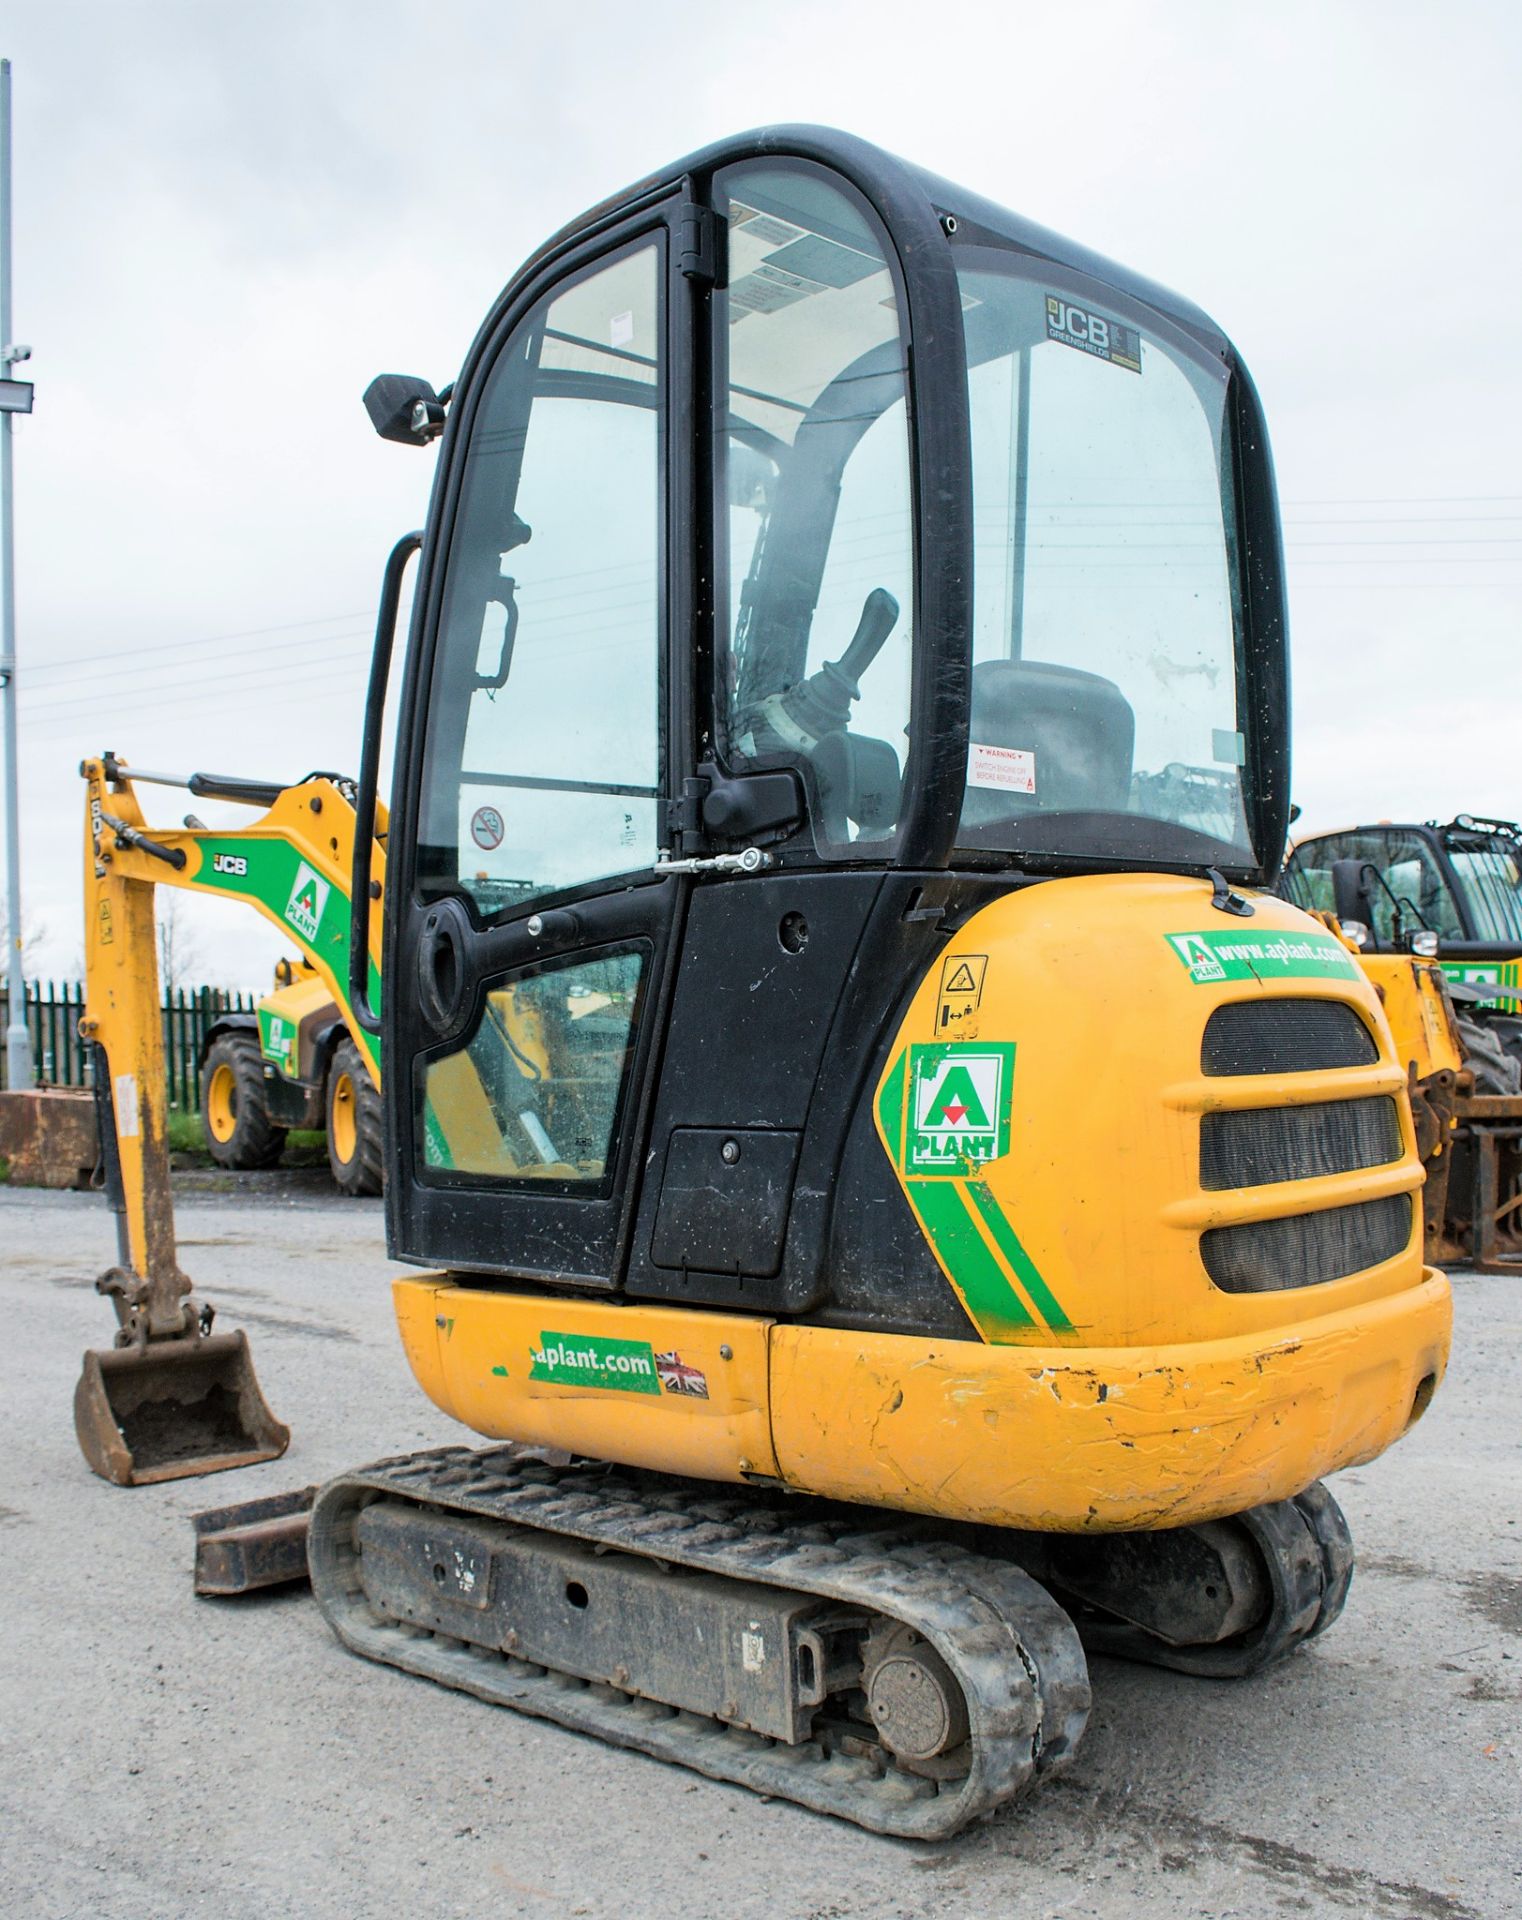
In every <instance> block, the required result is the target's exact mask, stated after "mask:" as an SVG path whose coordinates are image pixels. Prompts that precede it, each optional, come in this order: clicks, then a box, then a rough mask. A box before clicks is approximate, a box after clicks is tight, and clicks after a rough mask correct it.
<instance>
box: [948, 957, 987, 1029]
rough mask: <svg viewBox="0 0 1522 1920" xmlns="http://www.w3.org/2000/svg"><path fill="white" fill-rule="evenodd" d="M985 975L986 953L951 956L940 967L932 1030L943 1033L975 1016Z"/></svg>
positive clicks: (981, 994)
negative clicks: (939, 984)
mask: <svg viewBox="0 0 1522 1920" xmlns="http://www.w3.org/2000/svg"><path fill="white" fill-rule="evenodd" d="M987 972H988V955H987V954H986V953H953V954H951V955H950V956H949V957H948V958H947V959H945V960H943V961H942V963H941V992H940V997H939V999H938V1000H937V1002H936V1009H935V1030H936V1032H937V1033H944V1032H945V1031H946V1029H947V1028H948V1027H953V1026H955V1025H956V1023H957V1022H958V1021H959V1020H965V1019H966V1018H967V1016H968V1015H969V1014H970V1013H976V1012H977V1010H978V1005H979V1003H980V1001H981V1000H982V998H983V976H984V975H985V974H986V973H987Z"/></svg>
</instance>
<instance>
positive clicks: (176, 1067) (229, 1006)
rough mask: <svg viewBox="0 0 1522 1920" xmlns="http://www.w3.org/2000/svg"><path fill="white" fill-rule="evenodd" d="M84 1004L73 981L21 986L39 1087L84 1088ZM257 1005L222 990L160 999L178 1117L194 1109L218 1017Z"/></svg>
mask: <svg viewBox="0 0 1522 1920" xmlns="http://www.w3.org/2000/svg"><path fill="white" fill-rule="evenodd" d="M84 1000H85V990H84V986H83V984H82V983H81V982H80V981H78V980H62V981H58V980H29V981H28V982H27V986H26V1025H27V1031H28V1033H29V1034H30V1035H31V1037H32V1063H33V1065H34V1067H35V1068H36V1072H37V1081H38V1084H39V1085H40V1086H45V1087H87V1086H89V1085H90V1063H91V1052H90V1048H89V1047H88V1046H87V1045H86V1043H85V1042H84V1041H83V1040H81V1039H80V1037H79V1017H80V1014H81V1013H82V1012H83V1011H84ZM258 1003H259V996H258V995H257V994H253V993H239V992H236V991H233V990H229V989H228V988H226V987H176V988H175V989H174V990H173V991H172V992H170V993H167V994H165V996H164V1002H163V1012H164V1055H165V1060H166V1063H167V1066H168V1078H169V1104H170V1106H171V1107H175V1108H178V1109H179V1111H180V1112H182V1113H194V1112H195V1111H196V1109H197V1108H198V1107H199V1106H200V1104H201V1089H200V1074H199V1063H200V1058H201V1042H202V1040H203V1038H204V1037H205V1034H206V1030H207V1028H208V1027H209V1026H210V1025H211V1023H212V1022H213V1021H214V1020H215V1019H216V1018H217V1016H218V1014H222V1013H252V1012H253V1010H254V1008H255V1007H256V1006H257V1005H258ZM9 1023H10V1005H9V1001H8V999H7V996H6V994H5V993H4V992H3V991H0V1031H3V1029H4V1028H5V1027H6V1026H8V1025H9ZM3 1056H4V1049H3V1048H0V1086H3V1085H4V1083H5V1062H4V1057H3Z"/></svg>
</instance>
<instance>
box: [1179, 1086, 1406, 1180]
mask: <svg viewBox="0 0 1522 1920" xmlns="http://www.w3.org/2000/svg"><path fill="white" fill-rule="evenodd" d="M1400 1156H1401V1137H1400V1114H1399V1111H1398V1110H1397V1108H1396V1105H1395V1102H1394V1101H1393V1100H1392V1099H1390V1097H1389V1096H1388V1094H1379V1095H1376V1096H1374V1097H1373V1098H1371V1099H1367V1100H1318V1101H1317V1102H1315V1104H1314V1105H1312V1106H1305V1107H1254V1108H1250V1109H1247V1110H1246V1111H1243V1112H1238V1113H1207V1114H1205V1115H1203V1116H1202V1117H1201V1120H1200V1185H1201V1186H1202V1187H1203V1188H1204V1189H1205V1190H1206V1192H1207V1193H1208V1192H1219V1191H1220V1190H1221V1189H1222V1188H1224V1187H1263V1186H1269V1185H1272V1184H1273V1183H1274V1182H1276V1181H1279V1180H1308V1179H1310V1178H1311V1177H1312V1176H1313V1175H1315V1174H1318V1173H1352V1172H1354V1171H1355V1170H1356V1169H1358V1168H1359V1167H1383V1166H1388V1165H1389V1163H1390V1162H1391V1161H1392V1160H1398V1159H1399V1158H1400Z"/></svg>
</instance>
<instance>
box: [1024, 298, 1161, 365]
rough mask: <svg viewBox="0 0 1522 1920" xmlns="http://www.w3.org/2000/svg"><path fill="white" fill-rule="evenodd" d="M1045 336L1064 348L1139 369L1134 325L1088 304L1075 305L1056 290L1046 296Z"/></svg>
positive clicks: (1139, 363)
mask: <svg viewBox="0 0 1522 1920" xmlns="http://www.w3.org/2000/svg"><path fill="white" fill-rule="evenodd" d="M1046 335H1047V338H1048V339H1049V340H1060V341H1061V342H1062V344H1063V345H1064V346H1065V347H1076V348H1077V349H1078V350H1079V352H1080V353H1091V354H1093V355H1094V357H1095V359H1097V360H1108V361H1109V362H1110V364H1111V365H1112V366H1116V367H1128V368H1129V369H1130V370H1131V372H1132V373H1140V372H1141V336H1140V335H1139V334H1138V333H1137V331H1136V329H1135V327H1128V326H1126V325H1125V324H1124V322H1122V321H1120V320H1110V319H1107V318H1106V316H1105V315H1104V314H1102V313H1093V312H1091V311H1090V310H1089V309H1088V308H1087V307H1076V306H1074V305H1073V303H1072V301H1071V300H1064V299H1062V297H1061V296H1060V295H1058V294H1055V293H1049V294H1048V295H1047V296H1046Z"/></svg>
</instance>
